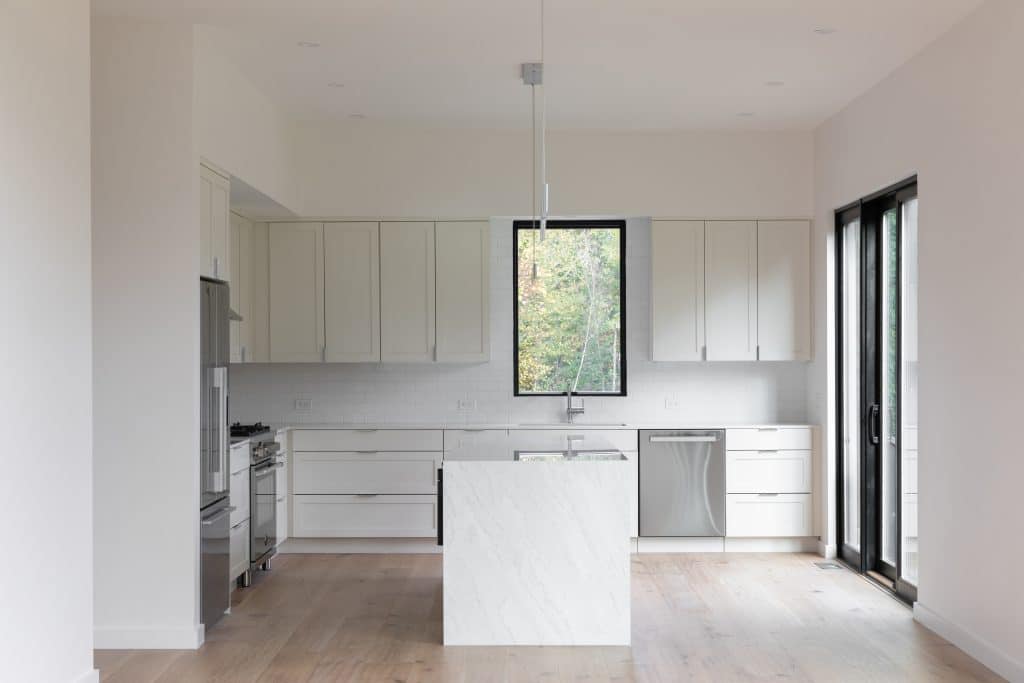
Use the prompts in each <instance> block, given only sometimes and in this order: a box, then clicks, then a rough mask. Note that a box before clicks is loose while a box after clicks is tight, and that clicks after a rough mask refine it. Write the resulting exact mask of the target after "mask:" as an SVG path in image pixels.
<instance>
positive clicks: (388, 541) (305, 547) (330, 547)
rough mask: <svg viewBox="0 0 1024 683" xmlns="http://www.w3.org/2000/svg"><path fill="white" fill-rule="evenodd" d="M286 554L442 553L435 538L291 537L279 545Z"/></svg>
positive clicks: (278, 548) (280, 551) (280, 550)
mask: <svg viewBox="0 0 1024 683" xmlns="http://www.w3.org/2000/svg"><path fill="white" fill-rule="evenodd" d="M277 552H279V553H284V554H290V553H294V554H310V553H313V554H327V555H339V554H342V555H343V554H357V555H358V554H373V553H395V554H407V553H416V554H419V553H431V554H433V553H440V552H441V546H439V545H437V541H436V540H434V539H433V538H289V539H287V540H286V541H285V542H284V543H282V544H281V545H279V546H278V547H277Z"/></svg>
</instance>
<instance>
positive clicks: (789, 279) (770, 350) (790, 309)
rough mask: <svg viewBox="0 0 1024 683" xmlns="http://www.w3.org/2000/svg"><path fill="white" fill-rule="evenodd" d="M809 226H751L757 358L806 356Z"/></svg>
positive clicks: (789, 223)
mask: <svg viewBox="0 0 1024 683" xmlns="http://www.w3.org/2000/svg"><path fill="white" fill-rule="evenodd" d="M810 239H811V227H810V223H808V222H807V221H760V222H759V223H758V224H757V344H758V358H759V359H760V360H810V358H811V324H810V317H811V302H810V289H811V273H810V269H811V254H810Z"/></svg>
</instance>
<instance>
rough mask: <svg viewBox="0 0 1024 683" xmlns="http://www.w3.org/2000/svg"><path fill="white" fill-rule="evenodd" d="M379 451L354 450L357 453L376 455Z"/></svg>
mask: <svg viewBox="0 0 1024 683" xmlns="http://www.w3.org/2000/svg"><path fill="white" fill-rule="evenodd" d="M378 452H379V451H356V453H358V454H359V455H376V454H377V453H378Z"/></svg>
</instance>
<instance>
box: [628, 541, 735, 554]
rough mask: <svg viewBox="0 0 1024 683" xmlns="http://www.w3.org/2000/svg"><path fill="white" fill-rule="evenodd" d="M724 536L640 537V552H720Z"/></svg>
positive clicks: (638, 544)
mask: <svg viewBox="0 0 1024 683" xmlns="http://www.w3.org/2000/svg"><path fill="white" fill-rule="evenodd" d="M724 540H725V539H723V538H721V537H708V538H638V539H637V552H638V553H720V552H722V551H723V549H724V548H725V543H724Z"/></svg>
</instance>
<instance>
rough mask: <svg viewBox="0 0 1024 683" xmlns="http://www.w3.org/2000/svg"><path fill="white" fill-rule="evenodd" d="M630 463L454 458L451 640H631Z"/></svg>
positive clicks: (445, 491)
mask: <svg viewBox="0 0 1024 683" xmlns="http://www.w3.org/2000/svg"><path fill="white" fill-rule="evenodd" d="M629 482H630V470H629V463H628V462H627V461H626V459H625V458H624V457H623V456H622V454H621V453H619V452H617V451H612V450H607V451H603V452H590V453H587V452H572V451H562V452H558V451H551V450H548V451H545V452H537V451H533V452H530V453H527V452H523V451H516V450H511V451H510V452H506V453H499V454H494V453H485V452H481V453H477V454H475V455H474V454H470V455H466V456H462V457H460V458H457V459H448V458H446V459H445V462H444V470H443V487H442V515H443V519H442V520H441V521H442V524H443V534H444V539H443V541H444V547H443V550H444V644H445V645H629V643H630V573H629V572H630V539H629V516H628V515H625V514H623V511H624V510H626V509H627V501H628V493H629V491H628V487H629Z"/></svg>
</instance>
